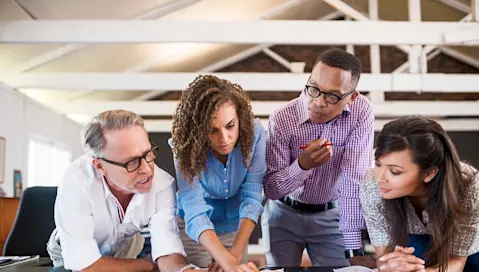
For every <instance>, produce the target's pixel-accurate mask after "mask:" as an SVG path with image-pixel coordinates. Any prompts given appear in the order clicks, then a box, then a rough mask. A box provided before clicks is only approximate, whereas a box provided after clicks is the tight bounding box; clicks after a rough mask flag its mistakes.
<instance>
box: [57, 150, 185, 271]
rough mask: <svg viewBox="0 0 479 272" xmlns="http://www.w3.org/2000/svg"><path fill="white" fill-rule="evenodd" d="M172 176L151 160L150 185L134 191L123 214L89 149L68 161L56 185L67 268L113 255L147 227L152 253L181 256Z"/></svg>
mask: <svg viewBox="0 0 479 272" xmlns="http://www.w3.org/2000/svg"><path fill="white" fill-rule="evenodd" d="M175 192H176V190H175V182H174V179H173V177H172V176H170V175H169V174H168V173H167V172H165V171H164V170H162V169H160V168H159V167H157V166H156V165H155V174H154V176H153V179H152V188H151V190H150V192H148V193H145V194H135V195H134V196H133V198H132V200H131V202H130V204H129V205H128V208H127V210H126V211H125V212H124V218H123V220H121V218H120V212H119V210H118V204H117V203H118V200H117V199H116V197H115V196H114V195H113V194H112V193H111V191H110V189H109V187H108V186H107V185H106V182H105V181H104V179H103V177H102V176H101V175H100V173H99V172H98V171H96V170H95V169H94V167H93V165H92V163H91V159H90V157H89V156H87V155H83V156H81V157H80V158H78V159H77V160H76V161H74V162H73V163H72V165H71V166H70V167H69V168H68V170H67V171H66V173H65V175H64V179H63V181H62V183H61V184H60V185H59V186H58V194H57V199H56V202H55V224H56V232H57V234H56V235H57V237H58V239H59V243H60V245H61V251H62V253H61V255H62V257H63V264H64V267H65V268H66V269H71V270H82V269H84V268H86V267H88V266H90V265H91V264H93V263H94V262H96V261H97V260H98V259H100V257H101V256H114V255H115V253H116V252H117V251H119V250H121V249H122V248H123V247H124V245H125V244H126V243H127V241H128V240H129V239H131V237H133V236H134V235H135V234H137V233H138V232H139V231H140V230H141V229H143V228H145V227H147V228H149V230H150V233H151V255H152V259H153V260H156V259H157V258H158V257H160V256H165V255H170V254H173V253H178V254H181V255H183V256H185V255H186V254H185V251H184V249H183V244H182V242H181V240H180V236H179V232H178V224H177V221H176V197H175Z"/></svg>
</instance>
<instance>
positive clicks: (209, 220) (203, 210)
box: [169, 119, 266, 242]
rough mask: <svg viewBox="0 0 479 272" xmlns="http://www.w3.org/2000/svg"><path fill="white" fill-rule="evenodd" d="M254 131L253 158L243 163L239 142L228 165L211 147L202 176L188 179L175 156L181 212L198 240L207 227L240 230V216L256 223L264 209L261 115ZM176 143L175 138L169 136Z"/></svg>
mask: <svg viewBox="0 0 479 272" xmlns="http://www.w3.org/2000/svg"><path fill="white" fill-rule="evenodd" d="M254 124H255V133H254V140H253V149H252V153H251V160H250V163H249V165H248V167H244V165H243V154H242V153H241V150H240V146H239V143H238V144H237V146H236V147H235V148H234V149H233V151H232V152H231V153H230V154H228V161H227V163H226V167H225V166H224V165H223V163H221V162H220V161H219V160H218V159H216V158H215V157H214V155H213V153H212V152H211V151H210V152H208V154H207V159H206V171H203V172H202V173H201V175H200V179H199V180H194V181H193V182H192V183H188V182H187V181H186V180H185V179H184V178H183V177H182V174H181V172H180V171H178V164H177V163H178V162H177V160H176V159H175V168H176V178H177V180H178V214H179V216H181V217H182V218H184V219H185V223H186V228H185V229H186V234H187V235H188V236H189V237H190V238H191V239H193V240H195V241H197V242H198V238H199V236H200V234H201V233H202V232H203V231H205V230H209V229H212V230H215V231H216V232H217V233H226V232H233V231H236V230H238V225H239V220H240V219H241V218H249V219H251V220H253V221H255V222H256V223H257V221H258V218H259V216H260V215H261V213H262V212H263V205H262V201H263V199H264V197H263V194H262V192H263V176H264V173H265V172H266V163H265V140H266V139H265V130H264V128H263V126H262V125H261V122H260V121H259V119H256V120H255V121H254ZM169 144H170V146H172V145H173V143H172V139H170V140H169Z"/></svg>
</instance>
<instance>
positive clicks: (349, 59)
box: [313, 48, 362, 84]
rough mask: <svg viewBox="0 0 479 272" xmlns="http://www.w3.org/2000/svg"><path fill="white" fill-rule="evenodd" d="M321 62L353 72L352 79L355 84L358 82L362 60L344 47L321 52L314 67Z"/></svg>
mask: <svg viewBox="0 0 479 272" xmlns="http://www.w3.org/2000/svg"><path fill="white" fill-rule="evenodd" d="M319 62H322V63H324V64H326V65H328V66H330V67H336V68H340V69H343V70H345V71H349V72H351V80H352V81H353V82H354V83H355V84H357V83H358V81H359V78H360V76H361V70H362V67H361V62H360V61H359V59H358V58H357V57H356V56H355V55H353V54H350V53H348V52H347V51H344V50H342V49H338V48H335V49H330V50H326V51H324V52H323V53H321V55H320V56H319V57H318V58H317V59H316V62H315V63H314V65H313V69H314V67H316V65H317V64H318V63H319Z"/></svg>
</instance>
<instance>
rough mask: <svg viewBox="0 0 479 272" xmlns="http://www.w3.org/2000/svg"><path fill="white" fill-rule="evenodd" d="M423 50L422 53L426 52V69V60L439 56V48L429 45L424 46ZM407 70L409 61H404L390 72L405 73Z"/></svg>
mask: <svg viewBox="0 0 479 272" xmlns="http://www.w3.org/2000/svg"><path fill="white" fill-rule="evenodd" d="M430 49H433V50H432V51H430ZM423 51H424V54H426V63H425V64H424V65H426V69H427V62H428V61H430V60H432V59H433V58H435V57H437V56H439V54H441V50H440V49H439V48H437V47H436V46H432V45H429V46H426V47H424V50H423ZM408 70H409V61H406V62H405V63H403V64H401V66H399V67H398V68H396V69H394V71H392V73H405V72H407V71H408Z"/></svg>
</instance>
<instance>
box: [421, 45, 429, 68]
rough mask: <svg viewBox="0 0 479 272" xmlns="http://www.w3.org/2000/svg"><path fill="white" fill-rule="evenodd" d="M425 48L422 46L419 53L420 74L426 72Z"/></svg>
mask: <svg viewBox="0 0 479 272" xmlns="http://www.w3.org/2000/svg"><path fill="white" fill-rule="evenodd" d="M427 62H428V58H427V48H426V47H422V48H421V52H420V54H419V72H420V73H422V74H425V73H427Z"/></svg>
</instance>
